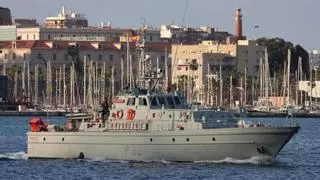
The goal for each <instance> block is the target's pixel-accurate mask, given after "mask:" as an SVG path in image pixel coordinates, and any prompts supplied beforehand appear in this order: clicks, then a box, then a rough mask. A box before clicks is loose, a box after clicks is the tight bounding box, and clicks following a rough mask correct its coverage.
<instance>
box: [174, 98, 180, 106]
mask: <svg viewBox="0 0 320 180" xmlns="http://www.w3.org/2000/svg"><path fill="white" fill-rule="evenodd" d="M173 100H174V103H175V104H176V105H180V104H181V102H180V99H179V97H178V96H175V97H174V98H173Z"/></svg>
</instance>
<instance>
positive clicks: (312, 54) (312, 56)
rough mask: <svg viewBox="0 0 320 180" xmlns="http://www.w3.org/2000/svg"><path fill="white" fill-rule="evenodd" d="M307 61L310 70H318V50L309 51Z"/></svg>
mask: <svg viewBox="0 0 320 180" xmlns="http://www.w3.org/2000/svg"><path fill="white" fill-rule="evenodd" d="M309 61H310V66H311V68H312V69H315V68H316V69H319V68H320V50H312V51H309Z"/></svg>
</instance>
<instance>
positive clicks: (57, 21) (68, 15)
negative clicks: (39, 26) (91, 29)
mask: <svg viewBox="0 0 320 180" xmlns="http://www.w3.org/2000/svg"><path fill="white" fill-rule="evenodd" d="M44 27H46V28H84V27H88V20H87V18H86V17H85V15H84V14H80V13H77V12H73V11H71V10H70V11H66V10H65V7H64V6H63V7H62V9H61V12H60V13H58V16H51V17H47V18H46V19H45V22H44Z"/></svg>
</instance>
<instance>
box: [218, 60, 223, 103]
mask: <svg viewBox="0 0 320 180" xmlns="http://www.w3.org/2000/svg"><path fill="white" fill-rule="evenodd" d="M219 76H220V77H219V79H220V80H219V82H220V100H219V106H220V107H222V86H223V80H222V66H221V65H220V67H219Z"/></svg>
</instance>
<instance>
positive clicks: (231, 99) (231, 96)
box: [229, 74, 233, 108]
mask: <svg viewBox="0 0 320 180" xmlns="http://www.w3.org/2000/svg"><path fill="white" fill-rule="evenodd" d="M229 91H230V95H229V96H230V102H229V106H230V108H232V107H233V94H232V74H231V75H230V90H229Z"/></svg>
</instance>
